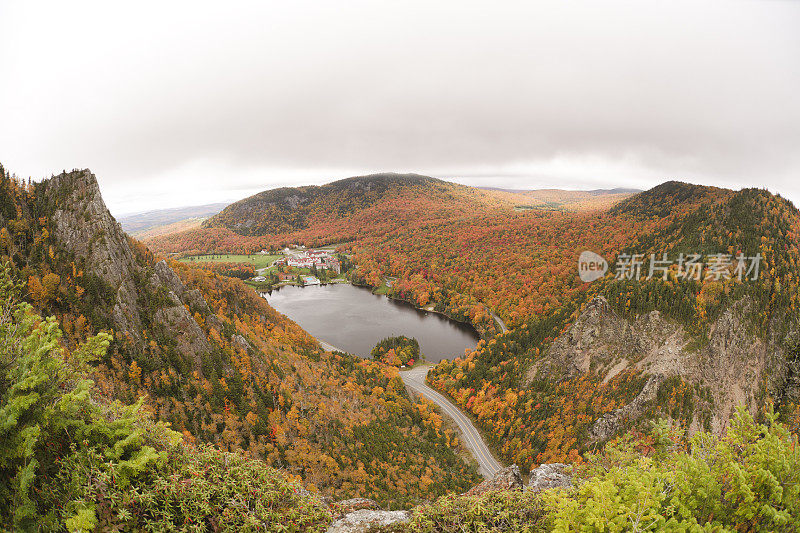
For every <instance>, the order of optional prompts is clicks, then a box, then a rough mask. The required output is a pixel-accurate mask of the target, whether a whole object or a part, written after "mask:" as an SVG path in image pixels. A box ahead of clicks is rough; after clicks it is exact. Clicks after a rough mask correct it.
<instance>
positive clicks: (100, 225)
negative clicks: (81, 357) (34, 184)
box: [45, 170, 210, 370]
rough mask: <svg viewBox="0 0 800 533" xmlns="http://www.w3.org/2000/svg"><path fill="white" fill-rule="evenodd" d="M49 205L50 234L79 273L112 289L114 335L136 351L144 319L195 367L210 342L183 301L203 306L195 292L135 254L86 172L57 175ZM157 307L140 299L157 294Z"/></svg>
mask: <svg viewBox="0 0 800 533" xmlns="http://www.w3.org/2000/svg"><path fill="white" fill-rule="evenodd" d="M45 197H46V201H47V203H48V204H49V205H50V206H51V208H52V210H53V211H52V221H53V228H54V235H53V237H54V238H55V240H56V241H57V242H58V244H59V245H60V246H62V247H63V248H64V249H66V250H67V251H69V252H70V253H72V254H73V255H74V257H75V258H76V260H78V261H79V262H80V263H81V264H82V265H83V268H84V271H85V272H88V273H91V274H94V275H96V276H98V277H99V278H100V279H102V280H103V281H104V282H105V283H106V284H107V285H109V286H110V287H112V288H113V290H114V291H115V297H114V303H113V308H112V310H111V317H112V321H113V324H114V329H115V333H116V334H117V336H121V337H123V338H125V339H126V340H128V341H129V342H130V343H131V344H132V345H133V347H134V349H141V348H142V347H143V343H144V342H145V339H144V338H143V336H142V331H143V329H144V325H145V323H147V324H148V325H150V326H151V327H153V328H155V329H160V330H161V331H163V332H165V333H168V334H169V336H171V337H172V338H174V340H175V342H176V344H177V346H178V348H179V350H180V351H181V353H183V354H185V355H186V356H188V357H190V358H191V359H192V360H193V361H194V366H195V369H196V370H200V358H201V356H202V355H203V354H205V353H208V351H209V350H210V346H209V345H208V342H207V341H206V337H205V334H204V333H203V331H202V329H201V328H200V327H199V325H198V324H197V322H196V321H195V320H194V318H193V317H192V315H191V313H190V312H189V311H188V310H187V308H186V307H185V306H184V304H187V305H188V306H190V307H200V308H205V309H207V308H208V305H207V304H206V302H205V300H203V298H202V296H200V294H199V292H198V291H196V290H194V291H188V290H187V289H186V287H185V286H184V285H183V283H182V282H181V281H180V279H179V278H178V276H177V275H176V274H175V273H174V272H173V271H172V269H170V268H169V266H167V265H166V263H164V262H163V261H162V262H160V263H157V264H155V265H153V264H150V262H148V261H147V260H142V259H140V258H137V257H136V256H135V254H134V252H133V250H132V249H131V243H130V241H129V239H128V237H127V235H126V234H125V232H124V231H122V227H121V226H120V225H119V223H117V221H116V220H115V219H114V217H112V216H111V213H110V212H109V211H108V209H107V208H106V205H105V203H104V202H103V199H102V196H101V195H100V188H99V186H98V184H97V179H96V178H95V176H94V174H92V173H91V172H90V171H89V170H76V171H73V172H69V173H64V174H60V175H58V176H55V177H53V178H52V179H50V180H49V181H48V182H47V184H46V189H45ZM160 293H163V294H161V297H160V298H158V300H159V306H158V309H157V310H155V312H154V313H152V315H149V314H148V315H147V316H144V315H145V314H147V313H146V312H145V311H144V309H143V303H144V301H146V300H147V299H148V298H147V296H148V295H159V294H160Z"/></svg>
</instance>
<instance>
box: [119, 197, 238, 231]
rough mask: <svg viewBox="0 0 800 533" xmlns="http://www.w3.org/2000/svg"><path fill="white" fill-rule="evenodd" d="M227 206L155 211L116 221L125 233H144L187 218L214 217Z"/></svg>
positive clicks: (174, 208) (134, 214) (122, 217)
mask: <svg viewBox="0 0 800 533" xmlns="http://www.w3.org/2000/svg"><path fill="white" fill-rule="evenodd" d="M228 205H229V202H224V203H223V202H221V203H216V204H205V205H192V206H186V207H173V208H169V209H155V210H153V211H144V212H142V213H133V214H129V215H123V216H121V217H118V219H117V220H118V222H119V223H120V225H121V226H122V229H123V230H125V232H126V233H130V234H136V233H143V232H146V231H148V230H151V229H153V228H156V227H158V226H165V225H168V224H174V223H175V222H180V221H182V220H186V219H189V218H208V217H211V216H214V215H216V214H217V213H219V212H220V211H222V210H223V209H225V207H227V206H228Z"/></svg>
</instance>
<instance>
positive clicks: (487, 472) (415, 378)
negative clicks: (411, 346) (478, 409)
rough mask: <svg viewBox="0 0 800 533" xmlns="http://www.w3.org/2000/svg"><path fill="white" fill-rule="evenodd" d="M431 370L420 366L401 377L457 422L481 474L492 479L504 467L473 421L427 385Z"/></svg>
mask: <svg viewBox="0 0 800 533" xmlns="http://www.w3.org/2000/svg"><path fill="white" fill-rule="evenodd" d="M429 369H430V367H429V366H419V367H417V368H414V369H413V370H405V371H402V372H400V377H401V378H402V379H403V383H405V384H406V386H407V387H409V388H411V389H414V390H415V391H417V392H418V393H420V394H422V395H423V396H424V397H425V398H426V399H428V400H430V401H432V402H433V403H435V404H436V405H438V406H439V407H441V408H442V410H443V411H444V412H445V413H447V415H448V416H450V418H452V419H453V420H455V422H456V424H458V427H459V429H461V435H462V440H463V441H464V443H465V444H466V446H467V448H469V450H470V451H471V452H472V455H474V456H475V459H476V460H477V461H478V466H479V471H480V473H481V474H482V475H483V477H485V478H490V477H492V475H494V473H495V472H497V471H498V470H500V469H501V468H502V466H500V463H498V462H497V460H496V459H495V458H494V457H493V456H492V452H490V451H489V447H488V446H486V443H485V442H483V438H481V434H480V433H478V430H477V429H476V428H475V426H474V425H472V421H471V420H470V419H469V418H467V417H466V416H465V415H464V413H462V412H461V410H460V409H459V408H458V407H456V406H455V405H453V404H452V403H451V402H450V400H448V399H447V398H445V397H444V396H442V395H441V394H439V393H438V392H436V391H435V390H433V389H432V388H430V387H428V386H427V385H426V384H425V376H426V375H427V374H428V370H429Z"/></svg>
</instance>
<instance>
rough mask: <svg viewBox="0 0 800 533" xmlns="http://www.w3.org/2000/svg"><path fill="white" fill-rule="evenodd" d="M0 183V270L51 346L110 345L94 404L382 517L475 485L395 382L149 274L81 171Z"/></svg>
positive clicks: (168, 271)
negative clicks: (123, 406)
mask: <svg viewBox="0 0 800 533" xmlns="http://www.w3.org/2000/svg"><path fill="white" fill-rule="evenodd" d="M1 174H2V176H0V209H1V210H0V224H1V225H2V228H1V229H0V262H9V264H10V266H11V270H12V275H13V276H14V277H15V278H16V279H19V280H22V281H23V282H24V283H25V288H24V291H23V295H24V297H25V299H26V300H28V301H29V302H31V303H32V304H33V306H34V308H35V309H36V310H37V311H39V312H41V313H43V314H47V315H53V316H55V317H56V318H57V319H58V321H59V322H60V323H61V324H62V329H63V331H64V335H63V338H62V341H63V343H64V344H65V345H66V346H68V347H74V346H78V345H79V344H80V343H82V342H85V341H86V339H87V338H89V337H91V336H92V335H95V334H98V333H101V332H107V333H109V334H110V335H111V339H110V344H109V348H108V350H107V351H106V352H105V353H104V354H102V355H101V356H100V357H99V358H98V359H97V361H95V362H94V364H93V373H92V376H93V379H94V380H95V382H96V384H97V388H98V390H99V391H100V392H101V393H102V394H103V395H105V397H107V398H114V399H119V400H122V401H125V402H128V403H133V402H136V401H137V399H138V398H139V397H141V396H145V397H146V401H145V409H148V410H150V411H151V412H152V413H153V414H154V415H155V417H156V418H157V419H158V420H161V421H164V422H169V423H170V424H171V425H172V428H173V429H174V430H176V431H179V432H181V433H183V436H184V440H185V441H187V442H196V443H203V442H208V443H213V444H215V445H217V446H219V447H221V448H222V449H224V450H241V451H244V452H246V453H248V454H250V455H252V456H255V457H259V458H261V459H263V460H265V461H267V462H268V464H271V465H274V466H277V467H281V468H283V469H285V470H286V471H287V472H290V473H292V474H294V475H297V476H298V477H299V478H301V479H303V480H304V481H306V482H307V483H309V484H310V485H313V486H315V487H316V488H318V489H319V490H321V491H322V492H323V493H326V494H329V495H335V496H339V497H348V496H368V497H372V498H374V499H376V500H378V501H380V502H383V503H390V502H393V503H394V504H395V505H396V504H398V502H409V501H416V500H418V499H420V498H430V497H433V496H436V495H439V494H443V493H444V492H446V491H449V490H460V489H464V488H466V487H468V486H469V485H470V484H471V483H472V482H474V481H475V480H476V479H477V474H476V473H475V470H474V469H473V468H471V467H468V466H467V465H466V464H465V463H464V462H463V461H462V460H461V459H460V458H459V457H458V456H457V455H456V453H455V452H454V450H453V445H454V444H455V441H456V438H455V436H454V435H453V434H452V433H451V432H450V431H448V430H446V429H444V428H443V426H442V421H441V419H440V418H439V416H438V415H437V414H436V413H435V412H434V411H433V410H432V408H431V407H430V406H429V405H427V404H425V403H415V402H413V401H411V400H410V398H409V397H408V396H407V394H406V393H405V390H404V388H403V386H402V383H401V381H400V378H399V377H398V375H397V371H396V370H393V369H391V368H389V367H385V366H383V365H379V364H378V363H375V362H371V361H362V360H360V359H357V358H353V357H351V356H347V355H344V354H331V353H327V352H323V351H322V350H321V349H320V347H319V345H318V344H317V343H316V341H315V340H314V339H313V338H311V337H310V336H309V335H308V334H307V333H305V332H304V331H303V330H302V329H300V328H299V327H298V326H297V325H296V324H294V323H293V322H291V321H290V320H288V319H287V318H285V317H284V316H282V315H280V314H278V313H277V312H275V311H274V310H273V309H272V308H271V307H269V305H267V303H266V302H265V300H264V299H262V298H260V297H259V296H258V295H257V294H256V293H254V292H253V291H252V289H250V288H249V287H246V286H245V285H243V284H241V283H240V282H239V281H238V280H232V279H230V278H227V277H221V276H218V275H215V274H213V273H211V272H208V271H204V270H198V269H192V268H189V267H187V266H185V265H179V264H173V265H172V266H170V265H168V264H166V263H165V262H164V261H156V259H155V258H154V257H153V255H152V254H151V253H150V252H149V251H148V250H147V248H146V247H145V246H144V245H142V244H141V243H138V242H137V241H134V240H132V239H130V238H128V237H127V236H125V234H124V233H123V232H122V231H121V229H120V228H119V225H118V224H117V223H116V222H115V221H114V220H113V218H111V216H110V215H109V213H108V210H107V209H106V208H105V205H104V204H103V202H102V198H101V197H100V194H99V189H98V187H97V182H96V180H95V178H94V176H93V175H92V174H91V173H90V172H88V171H74V172H71V173H65V174H61V175H59V176H56V177H54V178H51V179H50V180H46V181H44V182H42V183H34V184H24V183H21V182H18V181H17V180H15V179H13V178H11V177H10V176H9V175H8V174H7V173H6V172H5V171H3V172H2V173H1ZM456 448H457V447H456ZM401 465H402V468H400V466H401ZM334 473H335V475H334Z"/></svg>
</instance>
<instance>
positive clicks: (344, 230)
mask: <svg viewBox="0 0 800 533" xmlns="http://www.w3.org/2000/svg"><path fill="white" fill-rule="evenodd" d="M488 192H492V191H487V193H488ZM502 194H512V193H502ZM495 198H496V201H498V202H499V203H496V204H490V203H487V202H480V205H481V206H482V207H480V208H475V209H472V210H468V209H465V210H460V211H458V212H457V213H455V214H454V213H453V212H447V211H446V210H437V209H435V206H436V201H435V200H428V199H426V198H422V197H417V198H409V199H408V201H405V202H402V203H398V202H395V203H392V202H389V201H388V200H387V201H379V202H376V203H375V204H374V205H372V206H371V207H369V208H367V209H363V210H361V211H359V212H358V213H354V214H351V215H349V216H346V217H343V218H341V219H337V220H336V221H335V223H334V222H333V221H331V220H327V221H326V220H315V222H314V223H312V224H310V225H309V226H308V227H307V228H305V229H303V230H301V231H294V232H291V233H287V234H284V235H278V236H275V237H263V239H265V240H264V241H262V242H273V243H284V242H301V243H305V244H308V245H313V244H316V243H320V242H337V241H338V242H342V243H343V244H340V246H339V249H340V250H342V251H345V252H347V253H350V254H352V260H353V262H354V263H355V264H356V265H357V266H358V268H357V269H356V270H355V271H354V272H353V273H352V276H351V278H352V280H353V281H354V282H356V283H360V284H366V285H369V286H376V287H377V286H379V285H381V283H382V281H383V280H384V279H385V278H386V277H387V276H390V277H392V279H393V282H392V286H391V287H390V288H388V289H386V290H387V292H388V293H389V294H390V295H391V296H393V297H397V298H402V299H406V300H408V301H410V302H413V303H414V304H415V305H418V306H420V307H425V308H429V309H434V310H437V311H441V312H444V313H447V314H448V315H450V316H451V317H453V318H456V319H459V320H466V321H470V322H471V323H473V324H474V325H475V326H476V327H477V328H478V329H479V331H480V332H481V333H482V336H483V338H484V340H482V341H481V343H480V344H479V345H478V349H477V350H476V351H475V352H473V353H470V354H466V355H465V356H464V357H461V358H459V359H456V360H454V361H451V362H443V363H442V364H441V365H439V366H438V367H437V368H436V369H434V370H433V371H432V373H431V374H430V376H429V378H430V380H431V383H432V384H433V385H434V386H436V387H437V388H438V389H439V390H441V391H443V392H445V393H447V394H448V395H450V396H451V397H452V398H453V399H454V400H456V402H457V403H458V404H459V405H461V406H462V407H463V408H464V409H466V410H468V411H470V412H471V413H472V414H473V415H474V416H475V417H476V418H477V420H478V422H479V424H480V425H481V426H482V427H483V429H484V430H485V431H486V435H487V436H488V439H489V441H490V442H491V443H492V444H493V445H494V447H495V448H496V449H497V450H499V451H500V453H501V454H502V455H503V456H504V457H505V458H506V459H507V460H508V461H509V462H516V463H518V464H520V465H521V466H523V467H524V468H529V467H533V466H535V465H537V464H539V463H541V462H544V461H552V460H568V461H574V460H579V458H580V454H581V453H582V452H584V451H585V450H587V449H589V448H590V447H591V446H594V445H596V444H598V443H602V442H604V441H605V440H607V439H608V438H610V437H611V436H613V435H615V434H618V433H620V432H622V431H624V430H625V429H626V428H628V427H631V426H632V425H636V424H637V423H638V422H636V421H637V420H640V421H644V420H648V419H652V418H653V417H655V416H659V415H669V416H670V417H671V418H673V419H675V420H680V421H682V423H684V424H685V425H686V426H687V427H690V428H692V430H693V431H695V430H697V429H701V428H707V429H709V430H711V431H714V432H717V433H719V432H720V431H722V430H723V429H724V424H725V423H727V420H728V419H729V418H730V416H731V413H732V412H733V409H734V407H735V405H736V404H737V403H743V404H745V405H747V406H748V408H749V409H750V410H751V412H753V413H756V412H758V411H759V410H760V409H761V408H762V407H763V405H764V402H765V400H767V399H772V400H774V401H776V402H778V403H779V406H780V409H781V412H782V414H783V416H786V417H791V415H790V414H789V413H790V412H792V410H793V407H792V405H793V402H794V401H795V396H794V392H793V391H794V390H795V389H796V386H795V385H796V384H797V382H798V375H800V372H799V371H800V369H798V368H796V366H797V365H796V361H795V362H792V361H794V359H793V357H794V356H793V355H792V354H795V353H796V346H797V341H796V340H795V335H796V331H797V323H796V320H797V317H796V313H797V301H796V300H797V276H798V274H797V273H798V258H797V254H798V251H797V250H798V227H799V226H798V214H797V209H796V208H795V207H794V206H792V205H791V204H790V203H789V202H787V201H785V200H783V199H781V198H779V197H777V196H775V195H772V194H770V193H768V192H766V191H761V190H756V189H750V190H743V191H739V192H734V191H731V190H727V189H719V188H714V187H704V186H700V185H691V184H685V183H680V182H667V183H665V184H663V185H660V186H658V187H655V188H654V189H652V190H649V191H645V192H643V193H640V194H637V195H633V196H629V197H625V198H621V199H620V201H618V202H617V203H616V204H614V205H613V206H611V207H610V208H609V207H608V205H606V206H602V205H598V206H594V207H592V208H584V209H578V210H575V211H566V210H563V209H552V208H550V209H548V208H547V206H540V207H538V208H531V209H524V210H519V209H516V210H515V209H514V208H513V204H514V201H509V199H508V198H505V199H504V198H502V195H500V194H499V193H498V196H496V197H495ZM515 198H517V199H518V198H519V196H518V195H517V196H516V197H515ZM509 205H511V206H512V207H511V208H510V209H509ZM432 212H435V213H438V214H439V215H440V216H439V217H438V218H436V217H434V216H433V215H432V214H431V213H432ZM201 239H202V237H201ZM243 239H258V237H254V236H248V237H243ZM209 242H214V243H215V244H214V245H224V244H225V242H226V241H225V240H224V239H221V240H219V241H215V240H214V239H213V238H212V240H211V241H208V242H204V245H205V244H208V243H209ZM244 242H245V241H241V240H240V241H236V240H234V241H230V242H228V244H232V245H234V246H236V245H243V243H244ZM253 243H254V241H253V242H251V244H253ZM584 250H591V251H594V252H596V253H599V254H600V255H602V256H603V257H605V258H606V259H607V260H608V261H610V264H611V269H610V271H609V272H608V274H607V275H606V277H605V278H604V279H602V280H600V281H597V282H595V283H593V284H588V283H584V282H582V281H581V280H580V279H579V278H578V275H577V269H576V265H577V260H578V256H579V255H580V253H581V252H582V251H584ZM664 253H666V254H668V256H669V258H671V259H672V261H673V262H675V265H674V266H673V267H671V270H668V271H667V273H664V272H663V271H662V270H658V269H656V270H655V272H656V273H657V274H658V275H657V276H653V279H650V280H648V279H645V278H647V277H648V274H649V269H650V254H655V256H656V258H657V259H658V260H661V259H662V258H663V254H664ZM634 254H640V255H641V257H640V261H641V264H640V265H639V266H638V267H637V268H638V269H639V271H640V272H641V273H642V276H641V279H639V280H633V279H626V276H621V277H622V278H623V279H616V280H615V279H614V278H615V275H616V274H617V272H618V271H619V270H620V269H621V268H622V265H621V264H620V263H615V258H618V257H621V258H625V257H626V256H628V257H629V256H632V255H634ZM680 254H683V257H684V258H689V257H690V256H691V255H693V254H699V256H700V257H701V259H700V261H699V262H700V263H702V266H701V267H699V268H700V270H699V271H695V272H699V273H698V274H697V276H695V275H694V274H693V275H692V276H688V277H687V276H685V275H684V274H685V273H683V272H681V271H679V270H678V268H679V267H678V264H677V261H678V258H679V257H681V256H680ZM720 254H722V255H723V256H729V257H728V260H729V261H730V264H729V267H728V269H727V272H726V273H725V275H724V276H723V275H722V272H721V271H720V270H719V268H718V267H715V266H714V265H713V264H712V263H713V261H714V259H713V257H714V256H716V257H718V256H719V255H720ZM740 254H741V257H743V258H753V257H755V256H756V255H758V254H760V255H759V257H761V258H762V259H761V263H760V269H761V270H760V276H759V277H758V279H756V280H749V279H742V280H739V279H738V278H737V276H735V275H732V274H734V271H735V268H736V264H735V262H736V261H735V260H736V258H737V257H739V256H740ZM629 260H630V259H629ZM687 260H688V259H687ZM656 266H657V267H658V264H656ZM693 268H694V267H693ZM662 274H663V276H662ZM661 277H665V279H661ZM695 277H697V279H694V278H695ZM728 277H730V278H733V279H726V278H728ZM747 277H748V276H743V278H747ZM596 296H600V297H602V299H596V298H595V297H596ZM653 311H657V313H656V314H653ZM492 313H495V314H497V315H498V316H499V317H500V318H501V319H502V320H503V321H504V322H505V323H506V325H507V326H509V327H510V328H511V331H509V332H508V333H505V334H500V330H499V327H497V322H496V320H495V319H494V318H493V317H492ZM554 344H555V349H551V347H552V346H553V345H554ZM454 355H456V354H454ZM459 355H460V354H459ZM787 419H788V418H787ZM641 423H644V422H641Z"/></svg>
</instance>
